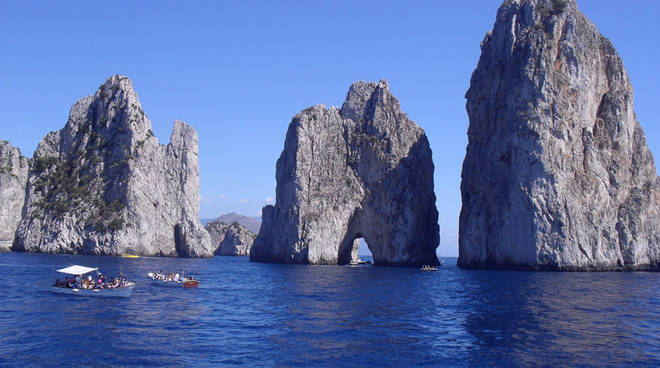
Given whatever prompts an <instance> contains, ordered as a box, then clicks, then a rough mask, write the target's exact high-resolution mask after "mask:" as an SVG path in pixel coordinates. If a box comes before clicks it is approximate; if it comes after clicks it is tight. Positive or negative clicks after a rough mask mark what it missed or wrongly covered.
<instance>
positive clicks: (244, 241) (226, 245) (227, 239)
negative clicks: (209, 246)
mask: <svg viewBox="0 0 660 368" xmlns="http://www.w3.org/2000/svg"><path fill="white" fill-rule="evenodd" d="M204 228H205V229H206V230H207V231H208V232H209V235H211V242H212V243H213V246H214V247H215V248H216V249H215V252H214V254H215V255H220V256H249V255H250V248H252V244H253V243H254V239H255V238H256V237H257V234H255V233H253V232H252V231H250V229H248V228H247V227H245V226H243V225H241V224H239V223H238V222H234V223H232V224H231V225H227V224H226V223H224V222H221V221H212V222H209V223H208V224H206V226H205V227H204Z"/></svg>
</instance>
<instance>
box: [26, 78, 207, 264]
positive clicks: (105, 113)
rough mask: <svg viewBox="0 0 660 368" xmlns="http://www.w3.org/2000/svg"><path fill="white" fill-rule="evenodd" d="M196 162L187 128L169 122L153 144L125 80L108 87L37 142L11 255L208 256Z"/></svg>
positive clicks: (111, 82)
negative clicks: (167, 132) (168, 132)
mask: <svg viewBox="0 0 660 368" xmlns="http://www.w3.org/2000/svg"><path fill="white" fill-rule="evenodd" d="M197 155H198V146H197V133H196V132H195V130H194V129H193V128H192V127H190V126H189V125H187V124H185V123H183V122H180V121H177V122H175V123H174V130H173V131H172V136H171V138H170V143H169V144H168V145H160V144H159V143H158V139H156V137H155V136H154V134H153V132H152V131H151V122H150V121H149V119H147V117H146V115H145V114H144V112H143V110H142V107H141V105H140V102H139V101H138V96H137V94H136V93H135V91H134V90H133V85H132V83H131V81H130V80H129V79H128V78H127V77H125V76H121V75H116V76H113V77H111V78H109V79H108V80H107V81H106V82H105V83H104V84H103V85H102V86H101V87H100V88H99V89H98V91H97V92H96V93H95V94H94V95H93V96H88V97H85V98H83V99H81V100H79V101H78V102H76V103H75V104H74V105H73V107H72V108H71V112H70V115H69V120H68V122H67V123H66V126H65V127H64V128H63V129H62V130H60V131H58V132H51V133H49V134H48V135H47V136H46V137H45V138H44V139H43V140H42V141H41V143H39V146H38V147H37V149H36V151H35V153H34V156H33V158H32V165H31V170H30V174H29V179H28V190H27V198H26V203H25V212H24V217H23V219H22V220H21V222H20V224H19V227H18V230H17V232H16V241H15V243H14V249H15V250H19V251H29V252H46V253H83V254H106V255H116V254H121V253H132V254H139V255H147V256H182V257H211V256H212V255H213V248H212V245H211V239H210V237H209V234H208V232H206V230H205V229H204V228H203V227H202V225H201V223H200V222H199V220H198V218H197V214H198V211H199V167H198V157H197Z"/></svg>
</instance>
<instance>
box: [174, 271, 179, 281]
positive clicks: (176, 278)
mask: <svg viewBox="0 0 660 368" xmlns="http://www.w3.org/2000/svg"><path fill="white" fill-rule="evenodd" d="M179 279H180V277H179V274H178V273H177V274H176V275H174V281H176V282H179Z"/></svg>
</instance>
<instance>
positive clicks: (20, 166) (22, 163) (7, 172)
mask: <svg viewBox="0 0 660 368" xmlns="http://www.w3.org/2000/svg"><path fill="white" fill-rule="evenodd" d="M29 170H30V165H29V162H28V159H27V158H25V157H23V156H22V155H21V151H20V150H19V149H18V148H16V147H12V145H11V144H10V143H9V142H8V141H0V252H8V251H9V250H10V249H11V246H12V243H13V241H14V236H15V234H16V228H17V227H18V222H19V221H20V220H21V213H22V211H23V205H24V204H25V186H26V183H27V177H28V172H29Z"/></svg>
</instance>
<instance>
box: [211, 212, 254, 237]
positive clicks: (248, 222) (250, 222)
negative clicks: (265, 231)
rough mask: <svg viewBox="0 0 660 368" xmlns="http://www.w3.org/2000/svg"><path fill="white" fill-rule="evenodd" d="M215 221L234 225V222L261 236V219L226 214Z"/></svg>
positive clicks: (232, 213)
mask: <svg viewBox="0 0 660 368" xmlns="http://www.w3.org/2000/svg"><path fill="white" fill-rule="evenodd" d="M214 221H220V222H224V223H225V224H233V223H234V222H238V223H239V224H240V225H243V226H245V227H246V228H248V230H250V231H252V232H253V233H255V234H259V228H260V227H261V217H249V216H244V215H241V214H238V213H236V212H230V213H226V214H224V215H222V216H219V217H218V218H216V219H215V220H214Z"/></svg>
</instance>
